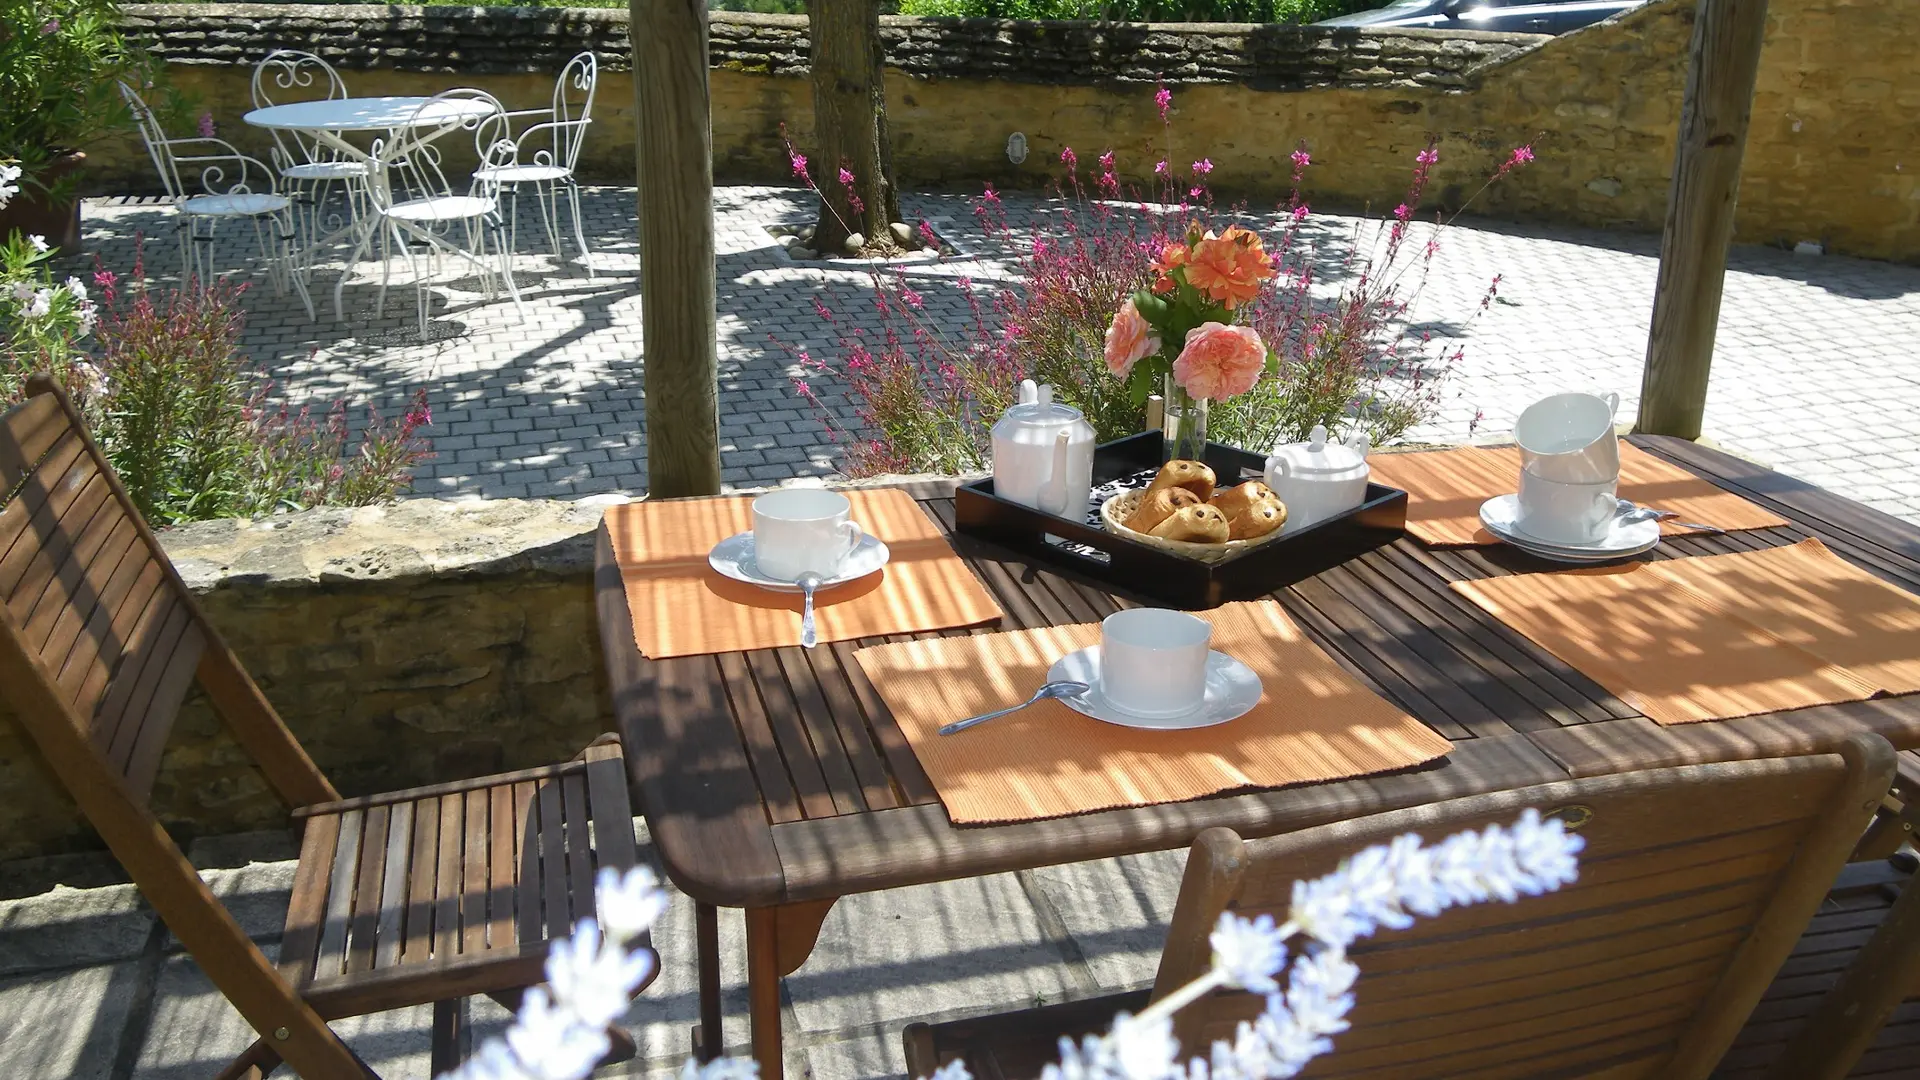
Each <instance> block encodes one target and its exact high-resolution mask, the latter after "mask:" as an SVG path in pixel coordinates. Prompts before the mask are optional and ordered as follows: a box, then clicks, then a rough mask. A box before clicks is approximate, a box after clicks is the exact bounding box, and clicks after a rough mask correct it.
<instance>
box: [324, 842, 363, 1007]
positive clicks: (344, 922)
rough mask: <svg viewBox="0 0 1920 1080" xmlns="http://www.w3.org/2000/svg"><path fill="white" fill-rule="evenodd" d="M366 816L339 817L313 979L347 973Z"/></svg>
mask: <svg viewBox="0 0 1920 1080" xmlns="http://www.w3.org/2000/svg"><path fill="white" fill-rule="evenodd" d="M365 826H366V812H365V811H361V810H349V811H347V812H346V813H344V814H341V815H340V841H339V843H337V844H335V845H334V848H333V861H332V863H331V864H330V865H329V866H328V868H327V902H326V912H325V914H324V915H323V916H322V917H321V922H320V944H319V948H318V949H317V950H316V952H315V954H314V963H313V977H314V979H316V980H318V979H327V978H332V977H333V976H335V975H340V974H343V973H344V970H345V968H346V958H347V930H348V926H349V924H350V922H351V921H352V919H353V882H354V876H355V875H356V874H357V873H358V872H359V870H360V845H361V843H362V841H363V840H364V839H365V836H364V835H363V834H364V831H365Z"/></svg>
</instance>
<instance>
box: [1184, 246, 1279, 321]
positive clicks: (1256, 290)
mask: <svg viewBox="0 0 1920 1080" xmlns="http://www.w3.org/2000/svg"><path fill="white" fill-rule="evenodd" d="M1272 276H1273V263H1272V261H1271V260H1269V259H1268V258H1267V253H1266V251H1265V249H1263V248H1262V247H1261V244H1260V236H1259V234H1258V233H1255V232H1252V231H1250V230H1248V229H1242V228H1240V227H1239V226H1237V225H1236V226H1234V227H1232V228H1230V229H1228V230H1227V231H1226V234H1225V235H1223V236H1219V237H1210V238H1208V239H1205V240H1202V241H1200V243H1199V244H1197V245H1196V246H1195V247H1194V249H1193V252H1192V255H1191V258H1190V259H1189V261H1188V262H1187V283H1188V284H1189V285H1192V286H1193V287H1194V288H1195V289H1198V290H1199V291H1200V292H1202V293H1205V294H1206V295H1207V296H1208V297H1210V298H1211V299H1212V300H1213V301H1214V302H1215V303H1217V304H1225V305H1226V306H1227V309H1228V310H1229V311H1231V310H1233V309H1234V308H1237V307H1239V306H1240V305H1241V304H1244V303H1246V302H1247V301H1249V300H1252V299H1253V298H1254V297H1256V296H1258V295H1259V294H1260V283H1261V282H1263V281H1266V280H1267V279H1268V278H1271V277H1272Z"/></svg>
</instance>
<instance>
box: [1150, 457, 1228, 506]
mask: <svg viewBox="0 0 1920 1080" xmlns="http://www.w3.org/2000/svg"><path fill="white" fill-rule="evenodd" d="M1216 483H1217V481H1216V480H1215V478H1214V475H1213V470H1212V469H1210V468H1208V467H1207V463H1206V462H1204V461H1186V460H1177V461H1169V462H1167V463H1166V464H1165V465H1162V466H1160V472H1159V474H1158V475H1156V476H1155V477H1154V478H1153V483H1151V484H1148V485H1147V490H1148V491H1159V490H1160V489H1161V488H1170V487H1178V488H1186V489H1187V490H1188V491H1191V492H1193V493H1194V494H1195V495H1197V496H1199V498H1200V501H1201V502H1205V501H1207V500H1208V499H1211V498H1213V489H1214V485H1215V484H1216Z"/></svg>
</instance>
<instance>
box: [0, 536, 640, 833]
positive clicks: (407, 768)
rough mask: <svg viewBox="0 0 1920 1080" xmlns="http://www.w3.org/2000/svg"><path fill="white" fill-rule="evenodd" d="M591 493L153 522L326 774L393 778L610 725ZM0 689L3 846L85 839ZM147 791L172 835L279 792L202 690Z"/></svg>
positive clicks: (403, 779)
mask: <svg viewBox="0 0 1920 1080" xmlns="http://www.w3.org/2000/svg"><path fill="white" fill-rule="evenodd" d="M603 506H604V504H603V503H598V502H586V503H544V502H525V501H520V500H500V501H494V502H485V503H452V502H441V501H439V500H436V499H418V500H413V501H409V502H404V503H400V504H398V505H396V506H392V507H373V508H364V509H355V510H345V509H326V510H314V511H309V512H306V513H303V514H296V515H290V516H286V517H279V518H274V519H270V520H269V521H267V522H264V523H252V522H243V521H216V522H206V523H202V524H198V525H190V526H186V527H184V528H180V529H175V530H172V531H169V532H167V533H165V534H163V535H162V543H163V544H164V545H165V546H166V548H167V551H168V553H169V554H170V555H171V556H172V557H173V559H174V561H175V563H176V564H177V565H178V566H179V568H180V571H181V574H182V576H183V577H185V578H186V579H187V582H188V584H189V585H190V586H191V587H192V588H193V589H194V591H195V593H196V594H198V595H199V597H200V600H201V603H202V604H203V605H205V607H206V610H207V616H208V618H209V619H210V620H211V621H212V622H213V624H214V625H215V626H216V627H217V628H218V629H219V630H220V631H221V633H222V634H223V635H224V636H225V637H226V638H227V640H228V642H229V644H231V645H232V646H233V648H234V650H235V651H236V652H238V653H239V655H240V658H241V660H242V662H243V663H244V664H245V665H246V666H247V668H248V670H249V671H250V672H251V673H252V674H253V676H254V678H255V679H256V680H258V682H259V683H260V685H261V687H262V689H263V690H265V692H266V694H267V697H268V698H269V699H270V700H271V701H272V702H273V703H274V705H275V706H276V707H277V708H278V709H279V711H280V713H281V715H282V716H283V717H285V718H286V721H287V724H288V726H289V727H291V728H292V729H293V733H294V735H295V737H297V738H298V739H299V740H300V742H301V744H302V745H304V746H305V747H306V748H307V751H308V752H309V753H310V754H311V755H312V756H313V758H314V761H315V762H316V763H317V764H318V765H319V766H320V768H321V770H322V771H324V772H325V773H326V774H327V775H328V777H329V778H330V779H332V781H333V783H334V786H335V787H337V788H339V789H340V790H341V791H342V792H343V793H345V794H349V795H352V794H365V793H368V792H372V791H383V790H392V789H394V788H399V787H407V786H412V785H416V784H424V783H432V782H435V781H438V780H443V779H453V778H457V777H463V776H472V775H476V774H480V773H484V772H488V771H491V770H493V769H495V768H501V767H504V768H520V767H524V766H531V765H540V764H546V763H549V762H554V761H562V760H565V759H567V758H569V757H571V756H573V755H574V754H575V753H578V752H579V750H580V748H581V747H582V746H584V745H586V744H587V743H588V742H589V741H591V740H592V739H593V738H594V736H596V735H598V734H599V733H600V732H602V731H605V730H608V729H609V727H610V726H611V713H610V707H609V704H608V701H607V693H606V685H605V683H606V676H605V669H604V665H603V663H602V661H601V656H600V644H599V635H598V633H597V631H596V630H595V627H594V617H593V597H592V588H591V572H592V566H593V530H594V528H595V527H596V526H597V525H598V524H599V519H600V513H601V510H602V508H603ZM5 712H6V706H5V705H4V704H0V792H4V793H5V796H6V797H5V798H4V799H0V860H6V859H11V858H19V857H24V856H30V855H45V854H52V853H57V852H63V851H74V850H86V849H92V848H98V847H99V846H100V841H99V838H98V837H97V836H96V835H94V833H93V831H92V830H91V829H90V828H88V827H87V825H86V823H85V822H84V821H83V820H82V819H81V817H80V815H79V812H78V810H77V808H75V807H74V805H73V803H72V801H71V800H69V799H68V798H67V797H66V795H65V793H64V792H63V791H62V790H61V789H60V788H59V787H58V785H57V784H56V783H54V781H53V779H52V777H51V775H50V774H48V773H47V772H46V771H45V766H44V765H43V764H42V762H41V761H40V757H39V754H38V751H37V750H35V749H34V748H33V746H32V745H31V743H29V742H28V741H27V740H26V737H25V733H24V732H23V731H22V730H21V729H20V727H19V725H18V724H17V723H15V722H14V720H13V718H12V717H11V716H7V715H5ZM153 805H154V809H155V812H156V813H157V814H158V815H159V816H160V818H161V820H162V821H164V822H166V823H167V824H168V826H169V827H170V828H171V829H173V830H174V831H175V832H176V833H177V834H178V835H181V836H182V837H183V838H185V837H191V836H195V835H207V834H218V833H228V832H234V831H238V830H244V829H254V828H271V827H278V826H284V825H285V823H286V808H285V807H284V806H282V805H281V803H280V802H279V800H278V799H277V798H276V797H275V796H274V795H273V794H272V792H271V791H270V790H269V789H268V788H267V787H266V785H265V781H264V779H263V778H262V777H261V776H260V774H259V773H258V771H257V770H255V769H254V768H253V767H252V766H251V765H250V764H249V763H248V762H247V759H246V757H245V755H244V754H242V753H241V751H240V749H239V747H238V746H237V745H236V744H235V743H234V742H233V741H232V739H230V738H229V737H228V736H227V734H226V731H225V729H224V728H223V727H222V726H221V724H220V721H219V719H218V718H217V717H216V716H215V715H214V714H213V712H212V710H211V709H210V708H209V707H208V705H207V703H206V702H205V701H204V699H200V698H199V697H198V695H197V693H196V696H195V697H194V698H190V699H189V700H188V702H187V704H186V707H185V708H184V709H183V711H182V713H181V715H180V718H179V721H178V723H177V724H176V726H175V728H174V733H173V737H172V739H171V740H170V741H169V742H168V744H167V751H166V756H165V757H164V759H163V760H162V764H161V769H160V776H159V779H158V781H157V782H156V783H155V785H154V793H153Z"/></svg>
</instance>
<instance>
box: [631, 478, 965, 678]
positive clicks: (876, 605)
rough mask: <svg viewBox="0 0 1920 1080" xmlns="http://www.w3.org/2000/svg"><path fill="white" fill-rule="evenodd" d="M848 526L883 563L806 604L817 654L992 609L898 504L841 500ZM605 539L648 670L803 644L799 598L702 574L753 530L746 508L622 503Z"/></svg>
mask: <svg viewBox="0 0 1920 1080" xmlns="http://www.w3.org/2000/svg"><path fill="white" fill-rule="evenodd" d="M844 494H845V495H846V496H847V499H848V501H849V502H851V503H852V504H853V520H855V521H857V522H859V523H860V527H861V528H863V529H865V530H866V531H867V532H869V533H872V534H873V535H874V536H877V537H879V538H880V539H881V540H883V541H885V542H886V544H887V547H888V549H889V550H890V552H891V555H890V557H889V559H888V561H887V565H886V566H885V567H884V568H883V569H882V570H881V571H880V572H879V573H876V574H871V575H869V576H867V577H864V578H861V579H860V580H858V581H852V582H848V583H847V584H845V585H842V586H840V587H839V588H836V589H828V590H825V591H823V592H820V593H817V594H815V596H814V626H815V631H816V633H817V634H818V635H819V638H820V640H821V641H823V642H827V641H847V640H851V639H853V638H863V637H880V636H883V635H886V634H910V633H915V632H918V631H923V630H943V629H946V628H948V627H954V626H975V625H978V624H980V623H987V622H993V621H995V620H997V619H999V618H1000V615H1001V612H1000V605H998V604H996V603H994V601H993V597H991V596H989V595H987V591H986V589H985V588H983V587H982V586H981V584H980V582H979V581H978V580H977V579H976V578H975V577H974V576H973V571H971V570H969V569H968V568H967V565H966V564H965V563H963V562H961V561H960V557H959V556H958V555H956V554H954V551H953V546H952V545H951V544H949V543H948V542H947V538H946V537H945V535H943V534H942V533H941V531H940V528H939V527H938V526H937V525H935V524H934V523H933V522H932V521H931V520H929V519H928V518H927V515H926V513H925V512H924V511H922V510H921V509H920V507H919V506H918V505H916V504H915V503H914V501H913V499H912V498H910V497H909V496H908V495H907V493H906V492H904V491H898V490H894V489H878V490H871V491H848V492H845V493H844ZM606 524H607V533H608V536H609V537H610V538H611V540H612V542H613V554H614V560H615V561H616V562H617V563H618V564H619V566H620V578H621V581H622V583H623V584H624V585H625V586H626V590H627V606H628V608H629V609H630V610H631V611H632V613H633V638H634V643H635V644H636V645H638V646H639V647H640V652H641V655H643V656H649V657H652V658H654V659H656V660H661V659H666V658H668V657H673V656H697V655H702V654H706V653H721V652H735V651H740V650H746V649H771V648H778V647H780V646H785V645H798V644H800V604H801V600H800V595H799V594H798V593H776V592H768V591H766V590H765V589H758V588H755V587H754V586H752V585H746V584H742V583H741V582H737V581H732V580H730V579H728V578H724V577H721V576H720V575H719V574H718V573H716V572H715V571H714V569H713V568H712V567H711V566H709V565H707V553H708V552H710V551H712V550H713V546H714V545H715V544H717V543H719V542H720V541H722V540H725V539H726V538H727V537H729V536H732V535H734V534H735V533H741V532H746V531H747V530H749V529H751V528H753V500H752V499H751V498H746V497H738V498H715V499H675V500H670V501H664V502H639V503H629V504H627V505H625V506H615V507H611V508H609V509H608V510H607V517H606Z"/></svg>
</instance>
